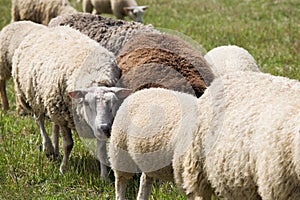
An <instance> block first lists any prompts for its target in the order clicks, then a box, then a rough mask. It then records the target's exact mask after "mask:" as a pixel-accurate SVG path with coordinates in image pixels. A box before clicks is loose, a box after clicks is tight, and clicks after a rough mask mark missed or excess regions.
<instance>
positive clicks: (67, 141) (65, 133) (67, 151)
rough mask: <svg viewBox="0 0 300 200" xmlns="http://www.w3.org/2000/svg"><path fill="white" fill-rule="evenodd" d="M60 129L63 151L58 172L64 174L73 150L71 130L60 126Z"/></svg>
mask: <svg viewBox="0 0 300 200" xmlns="http://www.w3.org/2000/svg"><path fill="white" fill-rule="evenodd" d="M60 129H61V132H62V138H63V151H64V155H63V160H62V163H61V165H60V172H61V173H62V174H64V172H65V171H66V168H67V164H68V161H69V158H70V155H71V151H72V148H73V138H72V132H71V129H69V128H68V127H66V126H60Z"/></svg>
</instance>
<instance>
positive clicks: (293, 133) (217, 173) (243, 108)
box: [108, 71, 300, 200]
mask: <svg viewBox="0 0 300 200" xmlns="http://www.w3.org/2000/svg"><path fill="white" fill-rule="evenodd" d="M299 122H300V82H299V81H296V80H290V79H288V78H284V77H276V76H272V75H270V74H264V73H259V72H250V71H247V72H243V71H237V72H233V73H227V74H225V75H223V76H221V77H218V78H216V79H215V80H214V81H213V82H212V84H211V85H210V86H209V87H208V89H207V90H206V91H205V92H204V94H203V95H202V96H201V97H200V98H199V99H196V98H194V97H192V96H191V95H189V94H182V93H178V92H174V91H170V90H166V89H158V88H155V89H154V88H151V89H148V90H146V89H145V90H141V91H138V92H136V93H134V94H132V95H131V96H129V97H128V98H127V99H125V101H124V102H123V103H122V105H121V106H120V108H119V110H118V111H117V115H116V117H115V120H114V123H113V126H112V131H111V138H110V144H109V152H108V155H109V158H110V163H111V166H112V169H113V170H114V173H115V177H116V182H115V187H116V197H117V199H124V198H125V189H126V181H127V180H128V179H130V178H131V177H132V175H133V174H134V173H136V172H139V171H142V172H143V173H142V176H141V181H140V188H139V193H138V199H148V198H149V195H150V193H151V184H152V182H153V179H155V178H159V179H165V180H172V179H173V180H174V182H175V183H176V185H177V187H178V188H179V189H180V190H182V191H183V192H184V193H185V194H186V195H187V197H188V199H207V200H208V199H210V198H211V195H212V194H213V193H215V194H217V195H218V196H219V197H221V198H224V199H299V197H300V191H299V189H298V188H299V183H300V181H299V178H300V177H299V170H300V164H299V163H300V162H299V137H300V124H299ZM172 175H173V176H172Z"/></svg>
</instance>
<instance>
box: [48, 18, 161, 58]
mask: <svg viewBox="0 0 300 200" xmlns="http://www.w3.org/2000/svg"><path fill="white" fill-rule="evenodd" d="M49 26H50V27H54V26H70V27H72V28H74V29H77V30H79V31H80V32H82V33H83V34H86V35H87V36H89V37H90V38H92V39H93V40H96V41H97V42H99V44H101V45H102V46H103V47H105V48H106V49H108V50H109V51H111V52H112V53H114V54H115V55H118V53H119V51H120V50H121V49H122V47H123V46H124V45H125V44H126V42H127V41H128V40H130V39H131V38H133V37H134V36H135V35H136V34H138V33H140V32H154V33H158V31H157V30H155V29H154V28H153V26H152V25H143V24H141V23H137V22H126V21H124V20H115V19H110V18H105V17H101V16H99V15H92V14H89V13H75V14H71V15H62V16H59V17H57V18H55V19H52V20H51V22H50V23H49Z"/></svg>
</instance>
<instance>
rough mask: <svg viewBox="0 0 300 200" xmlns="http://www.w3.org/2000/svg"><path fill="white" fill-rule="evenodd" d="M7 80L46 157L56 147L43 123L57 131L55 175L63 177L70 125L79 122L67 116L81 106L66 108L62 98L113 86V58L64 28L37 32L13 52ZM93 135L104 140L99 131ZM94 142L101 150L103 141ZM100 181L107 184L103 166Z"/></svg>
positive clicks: (68, 103)
mask: <svg viewBox="0 0 300 200" xmlns="http://www.w3.org/2000/svg"><path fill="white" fill-rule="evenodd" d="M12 75H13V78H14V84H15V90H16V93H17V98H18V99H19V100H20V102H21V103H22V106H23V107H24V108H26V109H27V110H28V111H30V112H32V113H33V114H34V115H35V116H36V118H37V122H38V124H39V126H40V132H41V134H42V137H43V148H44V150H45V152H46V154H55V153H57V150H58V143H57V144H55V142H57V141H55V142H54V147H53V145H52V143H51V140H50V138H49V137H48V135H47V133H46V130H45V128H44V117H45V116H47V117H49V118H50V120H51V121H52V122H53V123H54V124H55V125H56V127H58V126H59V128H60V129H61V131H62V136H63V148H64V157H63V161H62V164H61V166H60V171H61V172H62V173H63V172H64V171H65V170H66V166H67V161H68V158H69V156H70V153H71V150H72V147H73V140H72V135H71V129H74V128H75V125H74V120H73V119H74V118H75V117H77V118H79V119H80V120H81V119H82V120H84V119H85V116H80V115H79V116H73V113H74V115H76V114H78V113H80V112H79V111H80V109H81V106H82V104H80V103H79V104H78V103H77V104H74V108H72V101H71V98H70V97H69V95H68V93H69V92H72V91H74V90H76V89H78V88H90V87H94V86H101V85H106V86H113V85H114V84H115V83H116V82H117V80H118V78H119V76H120V71H119V68H118V67H117V64H116V62H115V57H114V55H113V54H112V53H111V52H109V51H107V50H106V49H105V48H103V47H101V46H100V45H99V44H98V43H97V42H95V41H93V40H91V39H90V38H88V37H87V36H85V35H83V34H81V33H80V32H79V31H77V30H74V29H72V28H70V27H55V28H48V29H41V30H39V31H36V32H35V33H32V34H30V35H28V36H27V37H26V38H25V39H24V41H23V42H22V43H21V44H20V46H19V48H18V49H17V50H16V52H15V54H14V57H13V69H12ZM97 114H98V113H97ZM102 119H103V120H106V121H107V122H106V124H110V123H111V120H112V119H110V118H102ZM86 123H88V122H86ZM103 123H104V122H103ZM91 128H95V127H91ZM96 128H98V127H96ZM55 130H56V131H57V129H55ZM97 130H98V131H100V132H102V134H107V133H106V130H107V129H106V128H105V127H104V126H102V127H100V128H99V129H97ZM93 134H94V133H91V134H88V135H93ZM54 135H57V133H54ZM99 142H100V143H101V144H102V147H103V146H105V141H99ZM100 146H101V145H100ZM99 148H100V147H99ZM103 149H105V148H103ZM103 155H104V156H106V152H102V155H98V156H99V157H101V156H103ZM102 160H103V159H102ZM101 176H102V177H103V178H105V179H106V178H107V168H106V166H105V163H103V162H101Z"/></svg>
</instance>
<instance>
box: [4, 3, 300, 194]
mask: <svg viewBox="0 0 300 200" xmlns="http://www.w3.org/2000/svg"><path fill="white" fill-rule="evenodd" d="M137 1H138V2H139V4H140V5H143V4H145V5H149V6H150V8H149V9H148V10H147V11H146V12H145V15H144V23H146V24H148V23H151V24H153V25H154V26H155V27H160V28H166V29H172V30H176V31H179V32H181V33H183V34H185V35H187V36H189V37H191V38H192V39H193V40H194V41H196V42H198V43H199V44H201V45H202V46H203V47H204V48H205V49H206V51H209V50H210V49H212V48H214V47H217V46H220V45H228V44H235V45H238V46H241V47H244V48H245V49H247V50H248V51H249V52H250V53H251V54H252V55H253V56H254V58H255V59H256V60H257V63H258V64H259V66H260V69H261V70H262V71H263V72H266V73H271V74H274V75H281V76H286V77H289V78H293V79H298V80H300V56H299V52H300V1H299V0H276V1H270V0H256V1H254V0H247V1H240V0H232V1H226V0H206V1H204V0H172V1H170V0H137ZM71 4H72V5H73V6H74V7H76V8H77V9H78V10H81V4H78V3H77V2H76V0H72V1H71ZM10 6H11V1H10V0H0V29H2V28H3V27H4V26H5V25H7V24H8V23H10V20H11V16H10ZM105 16H110V17H113V16H112V15H105ZM8 95H9V100H10V103H11V110H10V111H9V112H8V113H6V114H4V113H3V112H2V110H1V109H0V199H105V200H106V199H113V197H114V185H113V184H106V183H104V182H101V181H100V179H99V177H100V173H99V164H98V162H97V161H95V159H94V157H93V156H91V155H90V154H89V153H88V151H87V150H86V149H85V148H84V146H83V144H82V143H81V141H80V138H78V137H77V136H76V135H74V143H75V144H74V148H73V151H72V157H71V159H70V162H69V169H68V172H67V173H66V174H65V175H64V176H63V175H61V174H60V173H59V165H60V161H61V157H60V158H59V159H58V160H56V161H51V160H49V159H47V158H46V156H45V155H44V153H43V152H42V151H41V137H40V135H39V129H38V127H37V125H36V124H35V122H34V120H33V118H32V117H30V116H25V117H21V116H19V115H18V114H17V113H16V112H15V100H14V98H15V96H14V92H13V83H12V80H10V81H9V83H8ZM47 128H48V131H49V129H50V124H47ZM61 153H62V152H61ZM111 177H112V178H113V173H112V172H111ZM137 190H138V179H137V178H136V179H134V180H132V181H131V182H130V183H129V186H128V192H127V194H128V196H127V198H128V199H134V198H135V195H136V193H137ZM151 199H155V200H156V199H157V200H158V199H170V200H171V199H185V197H184V195H183V194H182V193H181V192H179V191H178V190H177V189H176V187H175V186H174V185H173V184H171V183H167V182H161V181H157V182H156V183H155V184H154V186H153V192H152V196H151Z"/></svg>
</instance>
